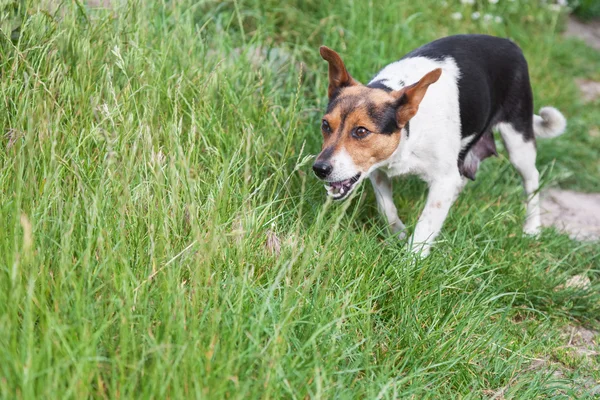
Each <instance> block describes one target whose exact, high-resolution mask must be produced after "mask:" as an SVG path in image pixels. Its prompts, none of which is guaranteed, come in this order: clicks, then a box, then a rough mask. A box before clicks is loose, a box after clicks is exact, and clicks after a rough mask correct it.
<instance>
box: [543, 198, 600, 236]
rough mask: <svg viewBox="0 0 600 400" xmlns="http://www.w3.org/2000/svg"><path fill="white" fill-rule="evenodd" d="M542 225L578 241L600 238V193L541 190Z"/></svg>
mask: <svg viewBox="0 0 600 400" xmlns="http://www.w3.org/2000/svg"><path fill="white" fill-rule="evenodd" d="M541 210H542V224H543V225H544V226H554V227H556V228H557V229H558V230H560V231H563V232H565V233H568V234H569V236H570V237H571V238H573V239H576V240H589V241H595V240H600V193H579V192H574V191H571V190H560V189H550V190H547V191H546V192H544V193H542V204H541Z"/></svg>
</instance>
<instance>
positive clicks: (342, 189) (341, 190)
mask: <svg viewBox="0 0 600 400" xmlns="http://www.w3.org/2000/svg"><path fill="white" fill-rule="evenodd" d="M345 192H346V190H345V188H344V187H343V186H342V187H341V188H340V194H344V193H345Z"/></svg>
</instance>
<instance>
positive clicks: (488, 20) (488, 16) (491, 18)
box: [483, 14, 494, 22]
mask: <svg viewBox="0 0 600 400" xmlns="http://www.w3.org/2000/svg"><path fill="white" fill-rule="evenodd" d="M493 19H494V16H493V15H492V14H485V15H484V16H483V20H484V21H485V22H490V21H491V20H493Z"/></svg>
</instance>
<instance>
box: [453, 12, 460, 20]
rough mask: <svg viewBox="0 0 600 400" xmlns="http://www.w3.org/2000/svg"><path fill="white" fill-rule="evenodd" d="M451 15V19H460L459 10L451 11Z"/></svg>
mask: <svg viewBox="0 0 600 400" xmlns="http://www.w3.org/2000/svg"><path fill="white" fill-rule="evenodd" d="M451 17H452V19H453V20H455V21H459V20H461V19H462V13H459V12H455V13H452V15H451Z"/></svg>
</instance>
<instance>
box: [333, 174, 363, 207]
mask: <svg viewBox="0 0 600 400" xmlns="http://www.w3.org/2000/svg"><path fill="white" fill-rule="evenodd" d="M359 179H360V172H359V173H358V174H356V175H354V176H353V177H352V178H350V179H346V180H343V181H338V182H327V183H326V184H325V189H327V193H328V194H329V195H330V196H331V197H333V199H334V200H342V199H343V198H344V197H346V196H348V195H349V194H350V192H351V191H352V189H354V185H355V184H356V182H358V180H359Z"/></svg>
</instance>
